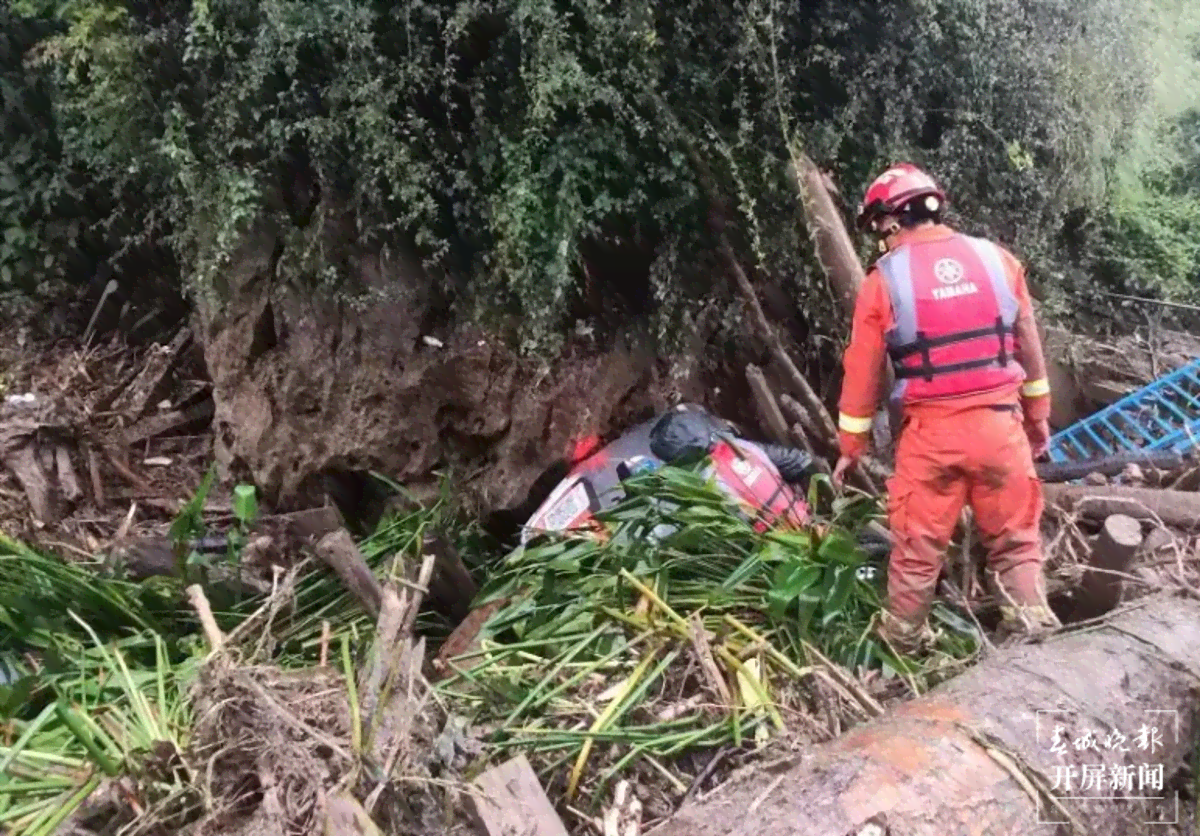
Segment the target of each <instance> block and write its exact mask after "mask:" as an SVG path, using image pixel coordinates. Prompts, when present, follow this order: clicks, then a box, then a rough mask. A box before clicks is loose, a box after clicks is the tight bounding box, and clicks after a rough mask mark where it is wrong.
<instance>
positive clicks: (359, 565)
mask: <svg viewBox="0 0 1200 836" xmlns="http://www.w3.org/2000/svg"><path fill="white" fill-rule="evenodd" d="M315 551H316V554H317V557H319V558H320V559H321V560H322V562H324V563H325V565H327V566H328V567H329V568H330V569H332V570H333V571H334V572H336V573H337V575H338V577H339V578H341V579H342V583H344V584H345V585H346V588H347V589H349V590H350V592H351V593H353V594H354V597H355V598H357V599H358V600H359V602H360V603H361V604H362V605H363V609H365V610H366V611H367V613H368V614H369V615H370V616H371V618H379V612H380V607H381V606H382V603H383V589H382V587H380V585H379V580H378V579H377V578H376V577H375V573H374V572H372V571H371V567H370V566H368V565H367V561H366V560H364V559H363V556H362V552H360V551H359V550H358V546H356V545H354V540H353V538H351V536H350V532H348V531H346V529H344V528H339V529H338V530H337V531H334V532H332V533H330V534H326V535H325V536H324V537H322V538H321V540H320V542H318V543H317V546H316V549H315Z"/></svg>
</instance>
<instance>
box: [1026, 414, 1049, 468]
mask: <svg viewBox="0 0 1200 836" xmlns="http://www.w3.org/2000/svg"><path fill="white" fill-rule="evenodd" d="M1025 435H1026V437H1028V438H1029V450H1030V452H1031V453H1033V460H1034V461H1037V460H1038V459H1040V458H1041V457H1042V456H1044V455H1046V451H1047V450H1048V449H1049V447H1050V422H1049V421H1047V420H1046V419H1044V418H1043V419H1042V420H1041V421H1026V422H1025Z"/></svg>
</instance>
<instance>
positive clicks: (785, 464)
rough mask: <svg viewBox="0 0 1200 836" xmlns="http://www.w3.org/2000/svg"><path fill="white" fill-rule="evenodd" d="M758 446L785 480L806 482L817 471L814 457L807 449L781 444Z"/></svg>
mask: <svg viewBox="0 0 1200 836" xmlns="http://www.w3.org/2000/svg"><path fill="white" fill-rule="evenodd" d="M758 446H759V447H760V448H762V451H763V452H764V453H765V454H766V456H767V458H768V459H770V460H771V464H773V465H775V469H776V470H778V471H779V475H780V476H782V477H783V481H785V482H788V483H789V484H792V485H800V484H804V483H806V482H807V481H808V479H809V478H811V477H812V475H813V473H815V472H816V467H814V465H813V457H812V456H811V455H809V453H808V452H807V451H806V450H801V449H799V448H797V447H784V446H783V445H781V444H763V443H761V442H760V443H759V444H758Z"/></svg>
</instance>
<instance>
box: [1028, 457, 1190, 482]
mask: <svg viewBox="0 0 1200 836" xmlns="http://www.w3.org/2000/svg"><path fill="white" fill-rule="evenodd" d="M1131 464H1136V465H1140V466H1142V467H1153V468H1157V469H1159V470H1170V469H1172V468H1178V467H1182V466H1183V464H1184V459H1183V457H1182V456H1180V455H1178V454H1176V453H1162V452H1158V451H1150V450H1135V451H1133V452H1132V453H1118V454H1116V455H1114V456H1105V457H1104V458H1101V459H1090V460H1089V461H1084V462H1038V463H1037V475H1038V478H1039V479H1041V480H1042V481H1043V482H1046V483H1051V482H1071V481H1073V480H1075V479H1082V478H1083V477H1085V476H1088V475H1090V474H1092V473H1102V474H1104V475H1105V476H1116V475H1118V474H1119V473H1120V472H1121V471H1123V470H1124V469H1125V468H1126V467H1127V466H1129V465H1131Z"/></svg>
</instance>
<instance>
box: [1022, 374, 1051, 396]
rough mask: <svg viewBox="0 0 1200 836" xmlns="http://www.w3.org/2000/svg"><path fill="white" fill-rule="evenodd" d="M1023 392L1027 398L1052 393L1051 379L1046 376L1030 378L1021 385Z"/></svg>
mask: <svg viewBox="0 0 1200 836" xmlns="http://www.w3.org/2000/svg"><path fill="white" fill-rule="evenodd" d="M1021 394H1022V395H1024V396H1025V397H1027V398H1039V397H1041V396H1042V395H1049V394H1050V381H1049V380H1047V379H1046V378H1044V377H1040V378H1038V379H1037V380H1030V381H1028V382H1027V383H1025V385H1023V386H1022V387H1021Z"/></svg>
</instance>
